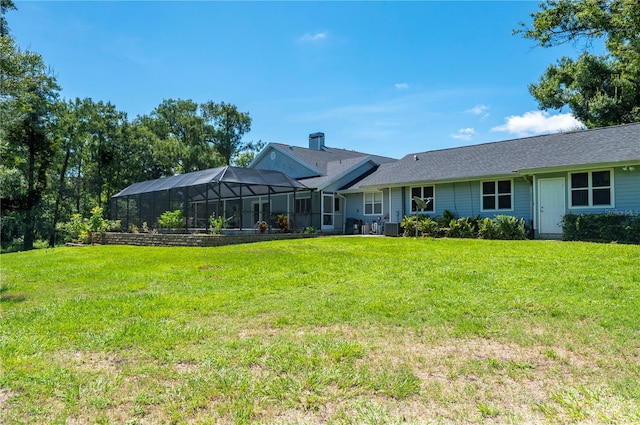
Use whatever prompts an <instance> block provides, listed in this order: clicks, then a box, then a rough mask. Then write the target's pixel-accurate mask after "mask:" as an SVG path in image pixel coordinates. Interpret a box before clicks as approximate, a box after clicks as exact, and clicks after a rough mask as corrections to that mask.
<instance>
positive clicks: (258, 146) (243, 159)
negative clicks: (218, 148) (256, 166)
mask: <svg viewBox="0 0 640 425" xmlns="http://www.w3.org/2000/svg"><path fill="white" fill-rule="evenodd" d="M265 146H266V143H265V142H263V141H262V140H258V141H257V142H255V143H254V142H249V143H247V144H246V145H245V149H244V150H243V151H241V152H239V153H238V154H237V155H236V156H235V158H234V160H233V165H235V166H236V167H248V166H249V164H251V162H252V161H253V160H254V158H255V157H256V154H257V153H259V152H260V151H261V150H262V149H264V147H265Z"/></svg>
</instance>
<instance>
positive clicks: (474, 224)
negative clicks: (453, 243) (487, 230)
mask: <svg viewBox="0 0 640 425" xmlns="http://www.w3.org/2000/svg"><path fill="white" fill-rule="evenodd" d="M479 221H480V217H477V216H476V217H463V218H459V219H457V220H455V219H454V220H451V221H450V222H449V231H448V232H447V236H448V237H450V238H477V237H478V228H479Z"/></svg>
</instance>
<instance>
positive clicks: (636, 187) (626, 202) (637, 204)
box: [614, 166, 640, 214]
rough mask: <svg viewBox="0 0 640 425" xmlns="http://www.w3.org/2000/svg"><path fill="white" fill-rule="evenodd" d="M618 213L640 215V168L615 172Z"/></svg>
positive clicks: (619, 169) (616, 207)
mask: <svg viewBox="0 0 640 425" xmlns="http://www.w3.org/2000/svg"><path fill="white" fill-rule="evenodd" d="M614 190H615V200H616V206H615V210H616V212H620V213H623V214H640V166H636V167H635V170H634V171H622V169H621V168H616V169H615V170H614Z"/></svg>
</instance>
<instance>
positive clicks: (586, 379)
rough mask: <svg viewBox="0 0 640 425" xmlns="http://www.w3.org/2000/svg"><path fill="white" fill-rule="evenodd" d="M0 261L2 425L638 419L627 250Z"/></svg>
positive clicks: (302, 251)
mask: <svg viewBox="0 0 640 425" xmlns="http://www.w3.org/2000/svg"><path fill="white" fill-rule="evenodd" d="M0 267H1V272H2V280H1V286H0V297H1V302H0V309H1V319H0V360H1V362H2V363H1V366H0V367H1V370H0V422H2V421H4V423H7V424H13V423H47V424H49V423H114V424H122V423H130V424H135V423H139V424H156V423H223V424H224V423H269V424H271V423H281V424H291V423H299V424H320V423H323V424H324V423H330V424H362V423H369V424H395V423H419V424H422V423H444V424H448V423H451V424H453V423H638V422H640V247H639V246H629V245H615V244H608V245H604V244H589V243H566V242H544V241H513V242H511V241H482V240H460V239H457V240H454V239H449V240H448V239H440V240H429V239H419V240H416V239H410V238H406V239H403V238H363V237H331V238H319V239H304V240H295V241H278V242H263V243H256V244H249V245H236V246H228V247H222V248H152V247H148V248H141V247H126V246H96V247H82V248H56V249H52V250H37V251H32V252H26V253H14V254H4V255H2V256H1V257H0Z"/></svg>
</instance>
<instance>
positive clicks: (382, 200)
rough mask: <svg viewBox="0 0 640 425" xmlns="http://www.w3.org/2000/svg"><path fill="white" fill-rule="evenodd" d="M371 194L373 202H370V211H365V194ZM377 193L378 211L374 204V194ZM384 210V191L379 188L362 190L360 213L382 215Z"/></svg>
mask: <svg viewBox="0 0 640 425" xmlns="http://www.w3.org/2000/svg"><path fill="white" fill-rule="evenodd" d="M368 194H371V195H373V202H372V203H371V212H370V213H367V208H366V205H367V195H368ZM376 194H379V195H380V212H376V211H375V205H376V203H377V202H376V198H375V195H376ZM383 212H384V193H383V192H382V191H380V190H375V191H367V192H362V214H363V215H368V216H371V215H380V216H381V215H382V214H383Z"/></svg>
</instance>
